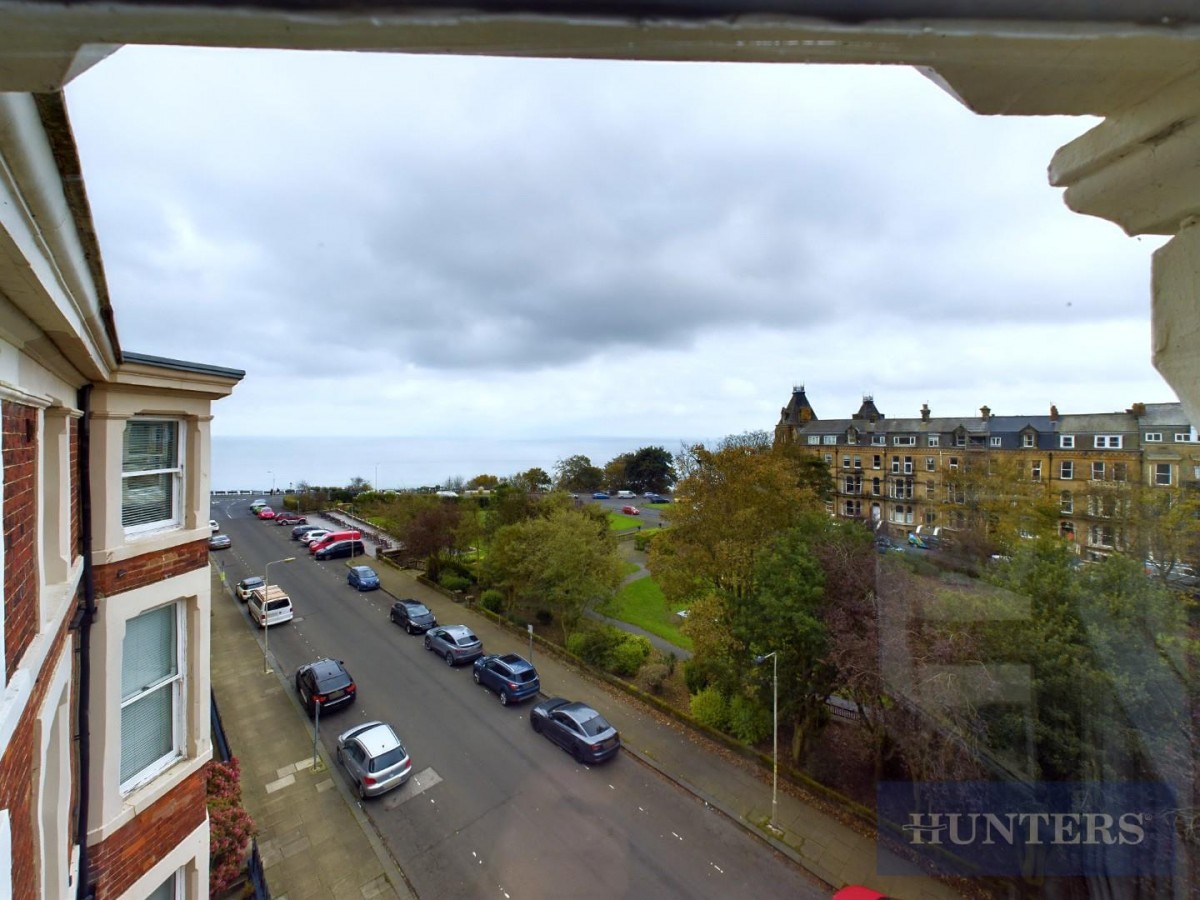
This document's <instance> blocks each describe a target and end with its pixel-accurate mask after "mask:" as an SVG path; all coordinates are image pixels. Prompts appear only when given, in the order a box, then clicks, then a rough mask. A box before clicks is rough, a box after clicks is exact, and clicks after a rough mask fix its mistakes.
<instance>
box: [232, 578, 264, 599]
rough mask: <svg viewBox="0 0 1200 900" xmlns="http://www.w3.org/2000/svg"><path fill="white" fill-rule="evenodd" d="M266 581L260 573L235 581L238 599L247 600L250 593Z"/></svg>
mask: <svg viewBox="0 0 1200 900" xmlns="http://www.w3.org/2000/svg"><path fill="white" fill-rule="evenodd" d="M264 584H266V582H264V581H263V580H262V576H261V575H251V576H250V577H249V578H243V579H242V580H241V581H239V582H238V583H237V595H238V599H239V600H243V601H245V600H249V599H250V595H251V594H252V593H254V591H255V590H256V589H257V588H260V587H262V586H263V585H264Z"/></svg>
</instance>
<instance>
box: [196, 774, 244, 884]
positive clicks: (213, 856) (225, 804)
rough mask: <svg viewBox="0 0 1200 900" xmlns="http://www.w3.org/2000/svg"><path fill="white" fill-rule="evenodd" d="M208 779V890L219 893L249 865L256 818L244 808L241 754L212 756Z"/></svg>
mask: <svg viewBox="0 0 1200 900" xmlns="http://www.w3.org/2000/svg"><path fill="white" fill-rule="evenodd" d="M205 775H206V777H207V779H208V841H209V847H208V870H209V871H208V886H209V887H208V892H209V896H210V897H216V896H217V895H219V894H220V893H222V892H223V891H225V890H227V889H228V888H229V887H230V886H232V885H233V884H234V883H235V882H236V881H237V880H238V878H239V877H240V876H241V874H242V871H243V870H244V869H245V867H246V842H247V841H249V840H250V838H251V837H253V836H254V820H253V819H251V818H250V813H248V812H246V810H245V809H243V808H242V782H241V768H240V767H239V766H238V761H237V757H233V758H231V759H230V760H229V762H220V761H219V760H215V759H214V760H212V761H211V762H209V763H208V765H207V766H205Z"/></svg>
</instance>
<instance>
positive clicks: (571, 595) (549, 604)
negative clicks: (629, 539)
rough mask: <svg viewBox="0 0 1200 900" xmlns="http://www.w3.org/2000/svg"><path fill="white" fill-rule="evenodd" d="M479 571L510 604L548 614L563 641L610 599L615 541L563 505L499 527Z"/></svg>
mask: <svg viewBox="0 0 1200 900" xmlns="http://www.w3.org/2000/svg"><path fill="white" fill-rule="evenodd" d="M484 571H485V574H486V577H487V579H488V581H489V583H491V584H493V585H496V586H498V587H500V588H501V589H502V590H504V592H505V594H506V596H507V598H508V601H509V604H510V606H511V605H513V604H523V605H527V606H535V607H536V608H538V609H545V610H548V611H550V612H551V613H553V614H554V616H555V618H556V619H557V620H558V623H559V627H560V628H561V629H562V634H563V640H564V641H565V640H566V638H567V636H568V635H569V634H570V633H571V632H572V631H574V630H575V629H576V627H577V626H578V624H579V621H580V619H581V618H582V617H583V615H584V613H585V612H586V611H587V610H588V609H590V608H591V607H592V606H594V605H595V604H596V603H598V602H600V601H602V600H605V599H607V598H608V597H610V596H611V595H612V594H613V592H614V591H615V590H616V589H617V587H618V586H619V585H620V583H621V578H622V568H621V560H620V556H619V554H618V553H617V548H616V543H615V542H614V540H613V539H612V537H610V536H609V534H608V532H607V529H606V527H605V523H603V522H602V521H600V520H598V519H597V518H596V517H595V516H592V515H589V514H587V513H586V512H583V511H580V510H575V509H566V508H562V509H558V510H556V511H554V512H553V513H552V514H551V515H549V516H548V517H534V518H530V519H525V520H524V521H521V522H517V523H515V524H512V525H506V526H504V527H503V528H501V529H500V530H499V531H498V532H497V533H496V536H495V538H494V539H493V541H492V546H491V551H490V552H489V554H488V556H487V559H486V560H485V563H484Z"/></svg>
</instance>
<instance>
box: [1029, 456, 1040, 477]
mask: <svg viewBox="0 0 1200 900" xmlns="http://www.w3.org/2000/svg"><path fill="white" fill-rule="evenodd" d="M1029 480H1030V481H1041V480H1042V461H1041V460H1040V459H1035V460H1034V461H1033V462H1032V463H1030V464H1029Z"/></svg>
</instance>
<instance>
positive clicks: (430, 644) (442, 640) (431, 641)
mask: <svg viewBox="0 0 1200 900" xmlns="http://www.w3.org/2000/svg"><path fill="white" fill-rule="evenodd" d="M425 649H426V650H432V651H433V652H434V653H436V654H437V655H438V656H440V657H442V659H444V660H446V665H448V666H456V665H458V664H459V663H463V662H470V661H471V660H473V659H478V658H479V657H481V656H483V642H482V641H480V640H479V638H477V637H475V634H474V632H472V631H471V629H470V628H468V627H467V626H466V625H439V626H438V627H436V628H431V629H429V630H428V631H426V632H425Z"/></svg>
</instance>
